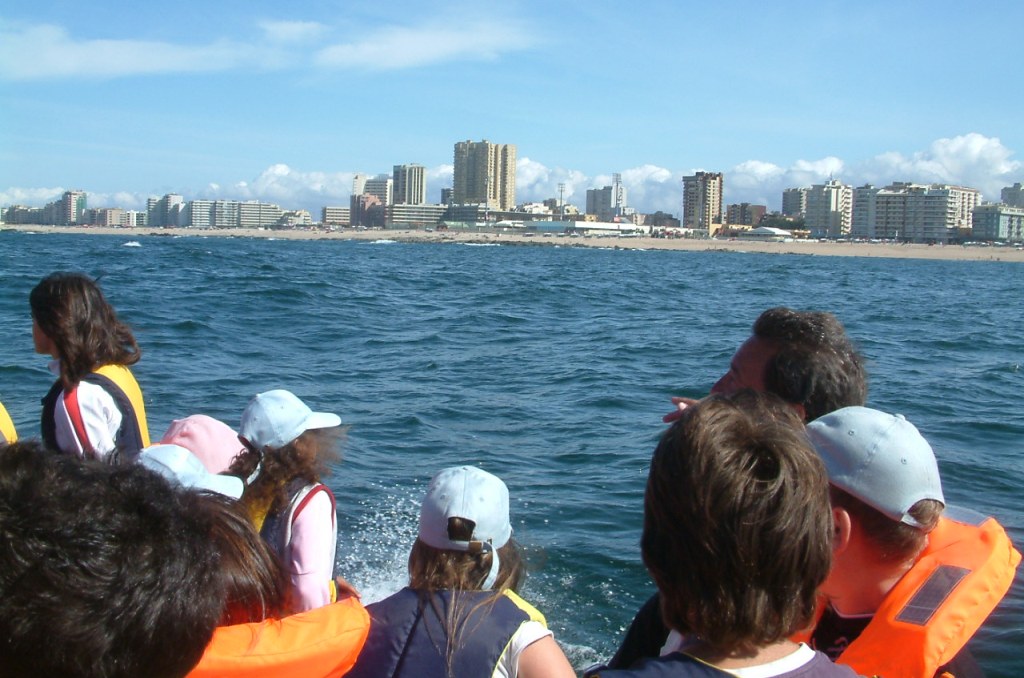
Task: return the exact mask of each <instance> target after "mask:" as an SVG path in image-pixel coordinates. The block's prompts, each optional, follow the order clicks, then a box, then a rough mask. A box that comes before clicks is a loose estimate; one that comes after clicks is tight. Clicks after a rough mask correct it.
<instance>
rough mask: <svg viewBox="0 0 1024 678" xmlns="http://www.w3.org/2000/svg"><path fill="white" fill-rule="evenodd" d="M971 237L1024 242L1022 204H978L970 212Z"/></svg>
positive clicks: (1023, 212)
mask: <svg viewBox="0 0 1024 678" xmlns="http://www.w3.org/2000/svg"><path fill="white" fill-rule="evenodd" d="M1019 185H1020V184H1018V186H1019ZM1004 190H1005V189H1004ZM1004 202H1005V201H1004ZM971 237H973V238H974V239H975V240H1001V241H1003V242H1018V243H1019V242H1024V206H1022V207H1014V206H1012V205H1005V204H994V203H987V204H985V205H978V206H977V207H975V208H974V213H973V214H972V221H971Z"/></svg>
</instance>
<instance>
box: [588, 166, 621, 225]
mask: <svg viewBox="0 0 1024 678" xmlns="http://www.w3.org/2000/svg"><path fill="white" fill-rule="evenodd" d="M625 212H626V187H625V186H623V185H622V175H621V174H613V175H612V185H611V186H605V187H604V188H590V189H587V214H594V215H597V220H598V221H613V220H614V219H615V217H621V216H623V214H625Z"/></svg>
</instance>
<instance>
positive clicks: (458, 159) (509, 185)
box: [452, 139, 516, 210]
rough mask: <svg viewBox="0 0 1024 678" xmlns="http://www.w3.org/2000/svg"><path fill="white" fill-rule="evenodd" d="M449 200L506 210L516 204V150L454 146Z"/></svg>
mask: <svg viewBox="0 0 1024 678" xmlns="http://www.w3.org/2000/svg"><path fill="white" fill-rule="evenodd" d="M452 188H453V195H452V200H453V202H454V203H455V204H459V205H470V204H477V205H486V206H487V207H488V208H492V209H499V210H510V209H512V208H513V207H515V204H516V147H515V145H514V144H492V143H491V142H489V141H487V140H486V139H485V140H483V141H460V142H458V143H456V144H455V167H454V177H453V186H452Z"/></svg>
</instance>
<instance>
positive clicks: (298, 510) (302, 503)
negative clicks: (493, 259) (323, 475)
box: [292, 483, 337, 525]
mask: <svg viewBox="0 0 1024 678" xmlns="http://www.w3.org/2000/svg"><path fill="white" fill-rule="evenodd" d="M317 492H326V493H327V496H328V497H330V498H331V522H332V523H333V522H334V516H335V515H336V514H337V508H336V507H335V504H334V493H333V492H331V489H330V488H329V487H327V486H326V485H324V484H323V483H320V484H319V485H317V486H316V487H314V488H313V489H312V490H310V491H309V492H308V493H307V494H306V496H305V497H303V498H302V500H301V501H299V505H298V506H296V507H295V513H293V514H292V525H294V524H295V519H296V518H298V517H299V514H300V513H302V509H304V508H306V504H308V503H309V500H310V499H312V498H313V495H314V494H316V493H317Z"/></svg>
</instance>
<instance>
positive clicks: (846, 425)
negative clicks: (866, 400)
mask: <svg viewBox="0 0 1024 678" xmlns="http://www.w3.org/2000/svg"><path fill="white" fill-rule="evenodd" d="M807 435H808V437H809V438H810V439H811V443H812V444H813V445H814V447H815V449H816V450H817V451H818V454H819V455H820V456H821V459H822V461H824V462H825V469H826V470H827V471H828V481H829V482H830V483H831V484H833V485H835V486H836V487H838V488H839V489H841V490H843V491H845V492H847V493H848V494H850V495H851V496H853V497H855V498H857V499H859V500H860V501H862V502H864V503H865V504H867V505H868V506H870V507H872V508H874V509H875V510H877V511H879V512H881V513H882V514H883V515H885V516H887V517H889V518H891V519H892V520H895V521H898V522H901V523H906V524H907V525H912V526H914V527H923V526H922V525H921V524H919V523H918V522H917V521H916V520H915V519H914V517H913V516H911V515H910V514H909V513H908V511H909V510H910V508H911V507H912V506H913V505H914V504H916V503H917V502H919V501H921V500H922V499H934V500H935V501H939V502H942V504H945V503H946V500H945V498H944V497H943V496H942V481H941V479H940V478H939V466H938V463H937V462H936V461H935V453H934V452H933V451H932V446H931V445H929V444H928V441H927V440H925V439H924V437H923V436H922V435H921V433H920V431H918V430H917V428H916V427H915V426H914V425H913V424H911V423H910V422H909V421H907V420H906V419H905V418H904V417H903V415H902V414H886V413H885V412H879V411H878V410H873V409H871V408H868V407H844V408H842V409H839V410H836V411H835V412H832V413H830V414H826V415H825V416H823V417H820V418H818V419H815V420H814V421H812V422H811V423H809V424H808V425H807Z"/></svg>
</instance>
